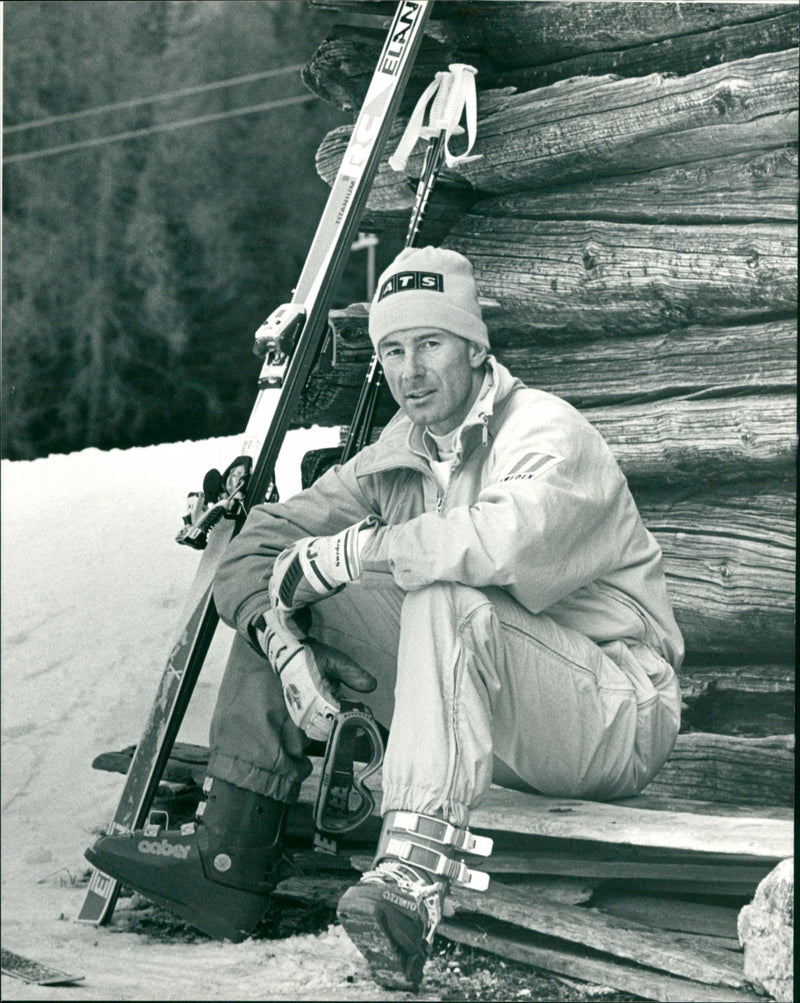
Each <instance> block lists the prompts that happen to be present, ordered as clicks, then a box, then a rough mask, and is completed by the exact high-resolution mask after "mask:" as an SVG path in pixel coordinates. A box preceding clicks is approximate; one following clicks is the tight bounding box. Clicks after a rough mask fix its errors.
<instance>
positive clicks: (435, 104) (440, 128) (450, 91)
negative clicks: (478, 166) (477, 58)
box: [389, 63, 481, 171]
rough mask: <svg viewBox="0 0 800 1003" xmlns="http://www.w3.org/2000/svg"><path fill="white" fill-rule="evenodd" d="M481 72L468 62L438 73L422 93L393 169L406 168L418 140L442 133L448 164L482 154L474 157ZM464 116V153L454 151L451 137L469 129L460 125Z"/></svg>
mask: <svg viewBox="0 0 800 1003" xmlns="http://www.w3.org/2000/svg"><path fill="white" fill-rule="evenodd" d="M477 72H478V71H477V70H476V69H475V67H474V66H468V65H467V64H466V63H450V67H449V69H448V70H440V71H439V72H438V73H437V74H436V76H435V77H434V79H433V81H432V82H431V83H430V84H428V86H427V87H426V88H425V90H424V91H423V92H422V94H421V95H420V98H419V100H418V101H417V104H416V106H415V108H414V111H413V112H412V113H411V117H410V118H409V120H408V125H407V126H406V129H405V132H404V133H403V137H402V139H401V140H400V142H399V144H398V146H397V149H396V150H395V152H394V154H393V156H391V157H389V166H390V167H391V168H392V170H394V171H403V170H405V167H406V164H407V163H408V158H409V157H410V156H411V151H412V150H413V149H414V147H415V146H416V144H417V140H418V139H427V140H435V139H436V138H437V137H438V136H440V135H443V136H444V162H445V164H446V165H447V166H448V167H455V166H456V165H458V164H465V163H468V162H469V161H471V160H478V159H479V158H480V157H481V154H479V153H478V154H472V155H471V156H470V153H471V150H472V147H473V146H474V144H475V136H476V133H477V126H478V98H477V93H476V90H475V75H476V73H477ZM428 105H430V113H429V117H428V124H427V125H425V124H423V123H424V121H425V114H426V112H427V111H428ZM462 116H463V117H464V119H465V123H466V134H467V148H466V150H464V151H463V152H462V153H458V154H455V153H453V152H452V151H451V150H450V140H451V138H452V137H453V136H460V135H463V133H464V132H465V128H464V126H462V125H461V124H460V122H461V118H462Z"/></svg>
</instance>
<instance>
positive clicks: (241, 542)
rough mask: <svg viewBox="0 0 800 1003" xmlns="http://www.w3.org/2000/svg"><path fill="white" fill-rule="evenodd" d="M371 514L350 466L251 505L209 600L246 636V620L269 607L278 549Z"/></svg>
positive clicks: (334, 470)
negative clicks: (287, 495) (271, 500)
mask: <svg viewBox="0 0 800 1003" xmlns="http://www.w3.org/2000/svg"><path fill="white" fill-rule="evenodd" d="M372 514H376V513H374V512H373V509H372V508H370V507H369V504H368V502H367V501H366V499H365V498H364V497H363V495H362V493H361V491H360V489H359V486H358V482H357V480H356V477H355V476H354V474H353V472H352V467H351V464H345V465H344V466H340V467H338V466H337V467H334V468H332V469H331V470H329V471H327V472H326V473H325V474H323V476H322V477H320V478H319V480H318V481H316V483H314V484H313V485H312V486H311V487H309V488H306V489H305V490H304V491H301V492H300V493H299V494H296V495H294V496H293V497H292V498H289V499H288V500H287V501H285V502H277V503H274V504H265V505H257V506H255V507H254V508H253V509H252V510H251V511H250V514H249V515H248V517H247V521H246V523H245V525H244V528H243V530H242V531H241V533H239V535H238V536H236V537H234V539H233V540H232V541H231V543H230V544H229V545H228V547H227V549H226V550H225V553H224V555H223V558H222V561H221V562H220V565H219V568H218V569H217V573H216V577H215V581H214V601H215V603H216V605H217V609H218V611H219V615H220V617H221V618H222V620H224V622H225V623H227V624H229V625H230V626H232V627H236V628H238V629H239V630H240V631H242V632H243V633H244V634H245V635H247V633H248V628H249V626H250V623H251V622H252V620H253V619H255V617H257V616H258V615H259V614H260V613H262V612H263V611H264V610H265V609H266V608H268V607H269V579H270V576H271V574H272V566H273V564H274V563H275V558H276V557H277V556H278V554H280V552H281V551H282V550H284V549H285V548H286V547H288V546H289V545H290V544H292V543H294V541H295V540H299V539H301V538H302V537H304V536H324V535H329V534H332V533H338V532H340V531H341V530H343V529H346V528H347V527H348V526H352V525H353V524H354V523H356V522H360V521H361V520H362V519H364V518H366V516H368V515H372Z"/></svg>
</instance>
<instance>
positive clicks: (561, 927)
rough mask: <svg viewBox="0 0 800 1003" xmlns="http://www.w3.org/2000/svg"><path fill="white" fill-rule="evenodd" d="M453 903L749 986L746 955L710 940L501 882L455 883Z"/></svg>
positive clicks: (677, 971)
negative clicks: (477, 888)
mask: <svg viewBox="0 0 800 1003" xmlns="http://www.w3.org/2000/svg"><path fill="white" fill-rule="evenodd" d="M450 901H451V903H452V904H453V905H454V906H455V908H456V910H457V912H459V913H462V912H463V913H477V914H479V915H482V916H491V917H493V918H494V919H497V920H501V921H503V922H505V923H513V924H514V925H515V926H520V927H523V928H524V929H527V930H533V931H535V932H536V933H540V934H546V935H547V936H549V937H558V938H559V939H561V940H567V941H570V942H572V943H578V944H584V945H585V946H587V947H591V948H592V949H594V950H595V951H602V952H603V953H606V954H611V955H613V956H615V957H618V958H626V959H628V960H631V961H635V962H636V963H637V964H640V965H647V966H649V967H651V968H656V969H659V970H661V971H665V972H668V973H670V974H672V975H679V976H682V977H684V978H690V979H693V980H695V981H697V982H704V983H708V984H711V985H724V986H730V987H731V988H734V989H742V988H745V987H746V985H747V983H746V981H745V978H744V971H743V962H742V959H741V958H739V957H737V956H736V955H733V954H731V952H730V951H727V950H725V949H724V948H721V947H713V946H711V945H709V944H708V943H704V945H703V948H702V952H699V951H698V950H697V947H696V945H695V944H694V943H693V942H692V938H691V937H687V936H685V935H682V934H676V933H671V932H669V931H666V930H657V931H656V930H652V929H649V928H648V927H646V926H643V925H641V924H638V923H634V922H633V921H631V920H625V919H620V918H618V917H616V916H611V915H605V914H603V913H601V912H599V911H598V910H596V909H591V908H587V907H585V906H570V905H562V904H560V903H557V902H550V901H548V900H547V899H543V898H535V897H534V896H532V895H530V894H528V893H527V892H526V891H523V890H520V889H518V888H516V887H510V886H507V885H502V884H500V883H499V882H496V881H493V882H492V883H491V885H490V886H489V890H488V891H486V892H474V891H469V890H468V889H466V888H460V887H457V886H453V888H452V889H451V891H450Z"/></svg>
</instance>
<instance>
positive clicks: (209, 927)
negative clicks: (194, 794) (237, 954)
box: [85, 777, 289, 943]
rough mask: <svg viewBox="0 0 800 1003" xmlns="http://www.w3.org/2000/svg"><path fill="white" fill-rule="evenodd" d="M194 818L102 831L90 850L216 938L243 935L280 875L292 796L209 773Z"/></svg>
mask: <svg viewBox="0 0 800 1003" xmlns="http://www.w3.org/2000/svg"><path fill="white" fill-rule="evenodd" d="M203 790H204V791H205V792H206V795H207V800H206V801H201V802H200V804H199V805H198V808H197V816H196V821H195V822H187V823H186V824H185V825H183V826H181V828H180V829H176V830H166V829H161V828H160V827H159V826H157V825H147V826H145V827H144V828H143V829H137V830H134V831H133V832H129V833H124V834H121V835H113V836H112V835H109V836H102V837H101V838H100V839H98V841H97V842H96V843H95V844H94V846H93V847H91V848H90V849H88V850H87V851H86V854H85V856H86V858H87V860H89V861H91V863H93V864H94V865H95V867H97V868H98V870H101V871H103V873H105V874H108V875H110V876H111V877H113V878H116V879H117V880H119V881H121V882H122V883H123V884H124V885H126V886H127V887H129V888H132V889H134V890H135V891H138V892H141V894H142V895H144V896H145V897H146V898H148V899H150V901H152V902H155V903H157V904H158V905H160V906H163V907H164V908H165V909H168V910H169V911H170V912H172V913H174V914H175V915H176V916H180V917H181V918H182V919H185V920H186V921H187V922H189V923H191V924H192V926H195V927H197V929H198V930H202V932H203V933H206V934H208V935H209V936H210V937H214V938H215V939H217V940H232V941H234V943H238V942H239V941H242V940H244V939H245V938H246V937H247V936H248V935H249V934H250V933H252V931H253V930H254V929H255V927H256V926H257V924H258V922H259V921H260V920H261V919H262V917H263V916H264V913H265V912H266V910H267V905H268V901H269V893H270V892H271V891H272V889H273V888H274V887H275V885H276V884H277V881H278V880H279V873H278V872H279V869H280V861H281V854H282V850H283V836H284V830H285V827H286V817H287V813H288V809H289V805H288V804H284V803H282V802H280V801H275V800H274V799H273V798H268V797H264V796H263V795H261V794H256V793H254V792H253V791H249V790H244V789H243V788H241V787H234V786H233V784H229V783H226V782H225V781H224V780H216V779H212V778H210V777H208V778H206V781H205V783H204V785H203Z"/></svg>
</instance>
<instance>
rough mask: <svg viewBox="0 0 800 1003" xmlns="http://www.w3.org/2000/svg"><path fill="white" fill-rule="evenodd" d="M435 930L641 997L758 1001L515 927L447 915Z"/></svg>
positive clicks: (745, 992) (699, 1002)
mask: <svg viewBox="0 0 800 1003" xmlns="http://www.w3.org/2000/svg"><path fill="white" fill-rule="evenodd" d="M490 922H491V921H490ZM438 932H439V934H440V935H441V936H443V937H446V938H447V939H448V940H453V941H455V942H456V943H459V944H468V945H469V946H471V947H476V948H478V949H479V950H481V951H489V952H490V953H492V954H497V955H500V957H504V958H510V959H511V960H512V961H521V962H523V963H524V964H528V965H534V966H536V967H538V968H545V969H547V970H548V971H551V972H559V973H560V974H562V975H567V976H570V977H572V978H577V979H583V980H585V981H587V982H595V983H597V984H599V985H602V986H613V987H614V988H616V989H621V990H624V991H625V992H631V993H634V994H635V995H636V996H641V997H642V998H643V999H648V1000H663V1001H673V1000H682V1001H685V1003H760V1001H762V1000H763V997H762V996H759V995H758V994H757V993H755V992H753V991H752V990H750V989H733V988H731V987H730V986H710V985H708V984H705V983H702V982H694V981H692V980H689V979H683V978H677V977H675V976H672V975H666V974H663V973H661V972H654V971H651V970H648V969H644V968H639V967H637V966H632V965H630V964H625V963H623V962H620V961H616V962H615V961H611V960H609V959H608V958H606V957H604V956H602V955H600V956H597V955H587V952H586V950H585V948H576V949H574V950H573V951H568V950H565V949H564V948H561V947H558V946H553V942H552V941H549V940H547V939H539V938H537V937H536V935H535V934H530V933H527V934H526V933H524V932H523V931H521V930H519V928H516V927H512V928H510V929H509V928H506V927H504V928H503V929H502V931H495V930H493V931H489V930H488V929H487V921H486V920H485V919H481V920H480V921H479V922H477V923H469V922H466V921H464V920H450V919H448V920H445V921H444V922H443V923H442V924H441V925H440V926H439V931H438Z"/></svg>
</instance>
